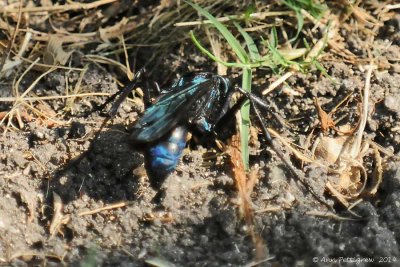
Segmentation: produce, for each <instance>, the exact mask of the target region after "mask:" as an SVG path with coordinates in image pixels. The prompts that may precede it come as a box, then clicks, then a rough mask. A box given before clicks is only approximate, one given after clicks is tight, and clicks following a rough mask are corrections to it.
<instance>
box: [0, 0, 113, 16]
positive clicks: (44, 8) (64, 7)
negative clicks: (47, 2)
mask: <svg viewBox="0 0 400 267" xmlns="http://www.w3.org/2000/svg"><path fill="white" fill-rule="evenodd" d="M115 1H117V0H100V1H95V2H92V3H87V4H85V3H74V4H68V5H53V6H35V7H26V8H22V9H12V8H7V7H3V8H1V9H0V13H17V12H19V10H20V11H21V12H45V11H47V12H49V11H60V12H63V11H70V10H81V9H84V10H87V9H93V8H97V7H99V6H102V5H106V4H109V3H113V2H115ZM21 2H22V1H21Z"/></svg>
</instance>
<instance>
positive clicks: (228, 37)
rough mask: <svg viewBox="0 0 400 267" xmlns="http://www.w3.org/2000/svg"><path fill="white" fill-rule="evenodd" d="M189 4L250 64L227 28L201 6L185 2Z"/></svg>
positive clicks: (240, 58)
mask: <svg viewBox="0 0 400 267" xmlns="http://www.w3.org/2000/svg"><path fill="white" fill-rule="evenodd" d="M185 2H186V3H187V4H189V5H191V6H192V7H193V8H194V9H196V10H197V11H198V12H199V13H201V14H202V15H203V16H204V17H206V18H207V19H208V20H210V21H211V23H212V24H213V25H214V26H215V27H216V28H217V30H218V31H219V32H220V33H221V34H222V36H224V38H225V39H226V41H227V42H228V43H229V45H230V46H231V47H232V49H233V51H234V52H235V54H236V55H237V57H238V58H239V60H240V61H241V62H242V63H248V62H249V58H248V55H247V53H246V51H245V50H244V49H243V47H242V46H241V45H240V42H239V41H238V40H237V39H236V38H235V36H233V34H232V33H231V32H230V31H229V30H228V28H226V27H225V25H223V24H222V23H221V22H219V21H218V20H217V19H216V18H215V17H214V16H213V15H211V14H210V13H209V12H208V11H207V10H205V9H204V8H202V7H200V6H199V5H197V4H195V3H192V2H190V1H185Z"/></svg>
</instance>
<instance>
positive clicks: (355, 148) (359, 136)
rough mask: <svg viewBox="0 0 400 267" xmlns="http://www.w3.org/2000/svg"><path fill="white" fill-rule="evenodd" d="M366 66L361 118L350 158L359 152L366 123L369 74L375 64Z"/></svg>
mask: <svg viewBox="0 0 400 267" xmlns="http://www.w3.org/2000/svg"><path fill="white" fill-rule="evenodd" d="M366 68H367V75H366V80H365V86H364V92H363V108H362V119H361V122H360V125H359V127H358V129H357V133H356V139H355V141H354V143H353V146H352V148H351V150H350V155H351V156H352V158H356V157H357V156H358V154H359V153H360V149H361V142H362V137H363V133H364V130H365V126H366V124H367V119H368V104H369V91H370V90H369V89H370V87H371V75H372V71H373V70H374V69H376V66H374V65H368V66H367V67H366Z"/></svg>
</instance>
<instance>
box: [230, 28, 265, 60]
mask: <svg viewBox="0 0 400 267" xmlns="http://www.w3.org/2000/svg"><path fill="white" fill-rule="evenodd" d="M233 24H234V25H235V27H236V28H237V29H238V31H239V33H240V34H241V35H242V36H243V38H244V40H245V42H246V45H247V49H248V50H249V53H250V59H251V61H252V62H261V60H262V58H261V56H260V52H258V48H257V45H256V44H255V43H254V40H253V38H251V36H250V35H249V34H248V33H247V32H246V31H245V30H244V29H243V28H242V27H241V26H240V25H239V23H237V22H234V23H233Z"/></svg>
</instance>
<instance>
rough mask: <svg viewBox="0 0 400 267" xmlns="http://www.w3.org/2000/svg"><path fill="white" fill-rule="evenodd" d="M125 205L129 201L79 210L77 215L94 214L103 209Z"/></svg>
mask: <svg viewBox="0 0 400 267" xmlns="http://www.w3.org/2000/svg"><path fill="white" fill-rule="evenodd" d="M127 205H129V202H119V203H115V204H111V205H107V206H105V207H102V208H99V209H95V210H89V211H82V212H79V213H78V216H85V215H93V214H96V213H99V212H102V211H105V210H112V209H118V208H122V207H125V206H127Z"/></svg>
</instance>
